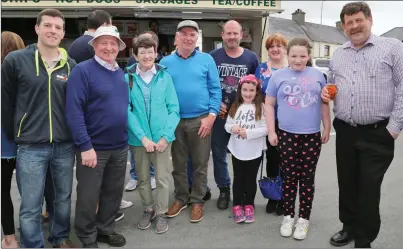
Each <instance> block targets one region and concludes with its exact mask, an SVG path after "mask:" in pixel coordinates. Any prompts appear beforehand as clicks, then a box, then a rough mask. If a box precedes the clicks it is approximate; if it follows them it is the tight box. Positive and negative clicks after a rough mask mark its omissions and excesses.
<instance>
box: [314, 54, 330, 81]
mask: <svg viewBox="0 0 403 249" xmlns="http://www.w3.org/2000/svg"><path fill="white" fill-rule="evenodd" d="M329 64H330V59H329V58H314V59H312V67H314V68H317V69H318V70H319V71H321V72H322V73H323V74H324V75H325V78H326V80H327V77H328V76H329Z"/></svg>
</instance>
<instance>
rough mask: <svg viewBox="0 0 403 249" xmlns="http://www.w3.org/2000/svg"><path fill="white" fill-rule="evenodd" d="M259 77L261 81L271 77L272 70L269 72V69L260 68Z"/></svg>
mask: <svg viewBox="0 0 403 249" xmlns="http://www.w3.org/2000/svg"><path fill="white" fill-rule="evenodd" d="M260 75H261V76H262V77H261V80H263V79H267V78H270V77H271V75H272V70H271V68H267V69H264V68H263V67H262V68H260Z"/></svg>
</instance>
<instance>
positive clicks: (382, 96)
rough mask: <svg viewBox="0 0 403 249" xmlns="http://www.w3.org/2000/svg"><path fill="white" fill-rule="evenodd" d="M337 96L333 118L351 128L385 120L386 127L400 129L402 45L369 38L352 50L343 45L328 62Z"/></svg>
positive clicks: (349, 45)
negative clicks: (334, 81) (361, 45)
mask: <svg viewBox="0 0 403 249" xmlns="http://www.w3.org/2000/svg"><path fill="white" fill-rule="evenodd" d="M330 73H334V76H335V80H336V85H337V88H338V93H337V95H336V98H335V101H334V113H335V117H336V118H338V119H341V120H343V121H345V122H347V123H350V124H351V125H357V124H359V125H367V124H374V123H376V122H379V121H381V120H385V119H388V118H389V123H388V126H387V128H388V129H389V130H391V131H393V132H395V133H400V131H401V130H402V129H403V43H402V42H401V41H398V40H396V39H392V38H385V37H378V36H374V35H372V36H371V37H370V39H369V40H368V41H367V42H366V44H365V45H364V46H363V47H362V48H360V49H356V48H354V45H353V44H352V43H351V42H347V43H345V44H344V45H342V46H341V47H340V48H338V49H337V50H336V51H335V52H334V55H333V58H332V61H331V63H330Z"/></svg>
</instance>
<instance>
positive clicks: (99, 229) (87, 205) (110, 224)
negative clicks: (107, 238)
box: [75, 147, 128, 244]
mask: <svg viewBox="0 0 403 249" xmlns="http://www.w3.org/2000/svg"><path fill="white" fill-rule="evenodd" d="M96 153H97V166H96V167H95V168H89V167H87V166H83V165H82V164H81V163H82V161H81V153H77V156H76V158H77V169H76V171H77V202H76V215H75V229H76V234H77V237H78V238H79V239H80V241H81V242H82V243H83V244H89V243H93V242H95V241H96V238H97V235H98V234H102V235H109V234H112V233H114V223H115V215H116V212H117V211H118V209H119V205H120V201H121V200H122V195H123V187H124V181H125V174H126V165H127V153H128V147H126V148H124V149H120V150H113V151H96ZM98 202H99V208H98V213H96V209H97V204H98Z"/></svg>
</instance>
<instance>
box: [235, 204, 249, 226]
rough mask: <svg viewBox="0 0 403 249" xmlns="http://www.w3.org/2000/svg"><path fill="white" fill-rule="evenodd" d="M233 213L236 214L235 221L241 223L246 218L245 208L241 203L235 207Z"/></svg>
mask: <svg viewBox="0 0 403 249" xmlns="http://www.w3.org/2000/svg"><path fill="white" fill-rule="evenodd" d="M232 213H233V214H234V221H235V223H237V224H239V223H241V222H244V221H245V220H246V218H245V214H244V212H243V208H242V207H241V206H240V205H238V206H235V207H233V208H232Z"/></svg>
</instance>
